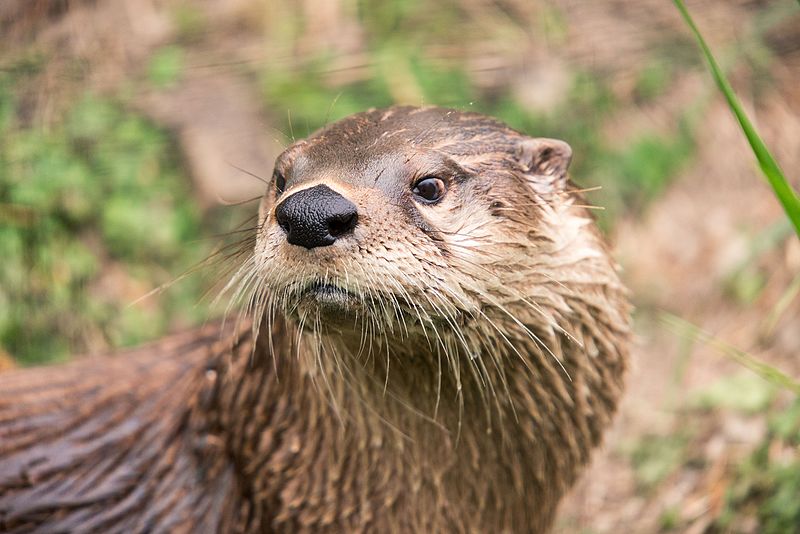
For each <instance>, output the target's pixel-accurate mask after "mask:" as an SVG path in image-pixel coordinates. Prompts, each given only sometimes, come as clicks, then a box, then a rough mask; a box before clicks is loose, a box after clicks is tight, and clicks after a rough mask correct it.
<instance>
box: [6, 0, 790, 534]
mask: <svg viewBox="0 0 800 534" xmlns="http://www.w3.org/2000/svg"><path fill="white" fill-rule="evenodd" d="M688 7H689V9H690V11H691V12H692V14H693V15H694V17H695V19H696V21H697V23H698V24H699V26H700V29H701V30H702V32H703V34H704V35H705V37H706V39H707V40H709V42H710V44H711V46H712V47H713V49H714V51H715V53H716V55H717V57H718V59H719V60H720V62H721V63H722V66H723V68H724V69H725V70H726V72H727V73H728V75H729V76H730V78H731V81H732V83H733V85H734V87H735V89H736V90H737V92H738V94H739V96H740V98H741V99H742V100H743V102H744V104H745V108H746V109H747V112H748V113H749V115H750V116H751V118H752V119H753V121H754V122H755V124H756V126H757V127H758V129H759V131H760V133H761V134H762V135H763V137H764V140H765V142H766V143H767V145H768V146H769V147H770V148H771V149H772V151H773V153H774V154H775V156H776V158H777V160H778V161H779V163H780V164H781V166H782V167H783V169H784V170H785V171H787V174H788V176H789V178H790V179H794V185H795V187H797V186H798V185H800V184H798V181H797V180H798V176H799V175H798V169H800V5H799V4H798V2H797V1H796V0H774V1H771V0H716V1H711V0H707V1H701V0H696V1H690V2H688ZM392 103H407V104H415V105H420V104H437V105H443V106H450V107H455V108H458V109H464V110H474V111H479V112H484V113H487V114H491V115H494V116H497V117H499V118H501V119H502V120H504V121H506V122H508V123H509V124H510V125H512V126H513V127H515V128H518V129H520V130H522V131H524V132H526V133H529V134H532V135H536V136H547V137H557V138H561V139H564V140H566V141H567V142H569V143H570V144H571V145H572V147H573V150H574V153H575V159H574V163H573V167H572V173H573V177H574V179H575V181H576V182H577V183H578V184H579V185H580V186H581V187H586V188H595V187H598V188H599V189H597V190H594V191H592V192H591V193H589V200H590V202H591V203H592V204H595V205H598V206H602V207H604V208H605V209H603V210H596V212H595V213H596V215H597V217H598V220H599V223H600V224H601V226H602V228H603V230H604V231H605V232H606V233H607V234H608V236H609V239H610V240H611V241H612V242H613V243H614V244H615V251H616V252H615V254H616V257H617V258H618V260H619V262H620V264H621V266H622V269H623V276H624V278H625V280H626V282H627V284H628V285H629V287H630V288H631V290H632V295H633V299H634V301H635V304H636V312H635V322H636V347H635V351H634V362H633V368H632V371H631V374H630V377H629V389H628V394H627V397H626V399H625V401H624V404H623V406H622V409H621V413H620V416H619V417H618V418H617V422H616V425H615V427H614V429H613V430H612V432H611V433H610V434H609V435H608V437H607V440H606V445H605V447H604V448H603V450H602V451H600V452H598V454H596V456H595V461H594V463H593V466H592V468H591V470H590V472H589V473H587V476H585V477H584V478H583V481H582V482H581V483H580V484H579V485H578V486H577V487H576V489H575V491H573V493H572V494H571V496H570V498H569V499H568V500H567V502H565V503H564V506H563V507H562V510H561V516H560V519H559V526H558V531H559V532H563V533H572V532H581V533H598V534H599V533H612V532H613V533H616V532H641V533H650V532H690V533H704V532H743V533H744V532H747V533H750V532H773V533H783V532H800V449H798V447H800V403H799V402H798V401H797V400H796V396H794V395H793V394H792V393H791V392H790V391H788V389H790V388H787V387H783V386H785V385H786V384H790V385H791V383H792V379H790V378H787V376H788V377H800V357H799V356H800V296H798V294H799V293H800V242H798V239H797V237H796V236H794V234H793V233H792V229H791V227H790V225H789V223H788V222H787V220H786V218H785V216H784V215H783V213H782V211H781V209H780V206H779V204H778V202H777V201H776V200H775V198H774V197H773V195H772V193H771V191H770V189H769V188H768V186H767V185H766V182H765V181H764V179H763V178H762V176H761V174H760V173H759V171H758V169H757V166H756V163H755V159H754V157H753V155H752V153H751V151H750V149H749V147H748V145H747V144H746V142H745V140H744V137H743V135H742V133H741V131H740V130H739V128H738V126H737V124H736V122H735V121H734V119H733V117H732V115H731V113H730V111H729V109H728V108H727V107H726V105H725V103H724V101H723V100H722V98H721V97H720V95H719V94H718V91H717V89H716V88H715V87H714V85H713V83H712V81H711V78H710V76H709V73H708V71H707V69H706V66H705V65H704V63H703V62H702V60H701V56H700V55H699V53H698V50H697V47H696V44H695V43H694V41H693V40H692V38H691V36H690V34H689V32H688V30H687V28H686V26H685V24H684V23H683V21H682V20H681V18H680V16H679V14H678V11H677V10H676V8H675V6H674V5H673V4H672V3H671V2H666V1H664V0H639V1H637V2H630V1H626V0H594V1H592V2H577V1H571V0H555V1H547V2H546V1H543V0H542V1H536V0H444V1H441V2H435V3H433V2H422V1H421V0H397V1H388V2H385V1H379V0H361V1H356V0H304V1H290V0H193V1H189V0H115V1H113V2H111V1H108V0H2V1H1V2H0V370H1V369H2V368H3V367H10V366H19V365H32V364H41V363H49V362H54V361H62V360H65V359H68V358H69V357H70V355H72V354H79V353H96V352H103V351H107V350H110V349H113V348H116V347H123V346H129V345H132V344H136V343H140V342H143V341H146V340H149V339H153V338H157V337H158V336H161V335H163V334H165V333H167V332H169V331H174V330H177V329H181V328H186V327H189V326H191V325H194V324H198V323H200V322H202V321H203V320H205V319H207V318H209V317H213V316H218V315H219V314H220V313H221V312H222V308H223V307H214V306H212V303H211V301H212V300H213V294H214V293H213V292H212V293H211V297H209V296H208V292H209V288H213V287H214V286H215V284H216V283H218V282H219V280H220V279H224V276H225V271H224V268H220V267H217V268H213V267H206V268H201V269H199V270H196V269H194V266H196V265H197V263H198V262H200V261H202V260H203V259H204V258H206V257H207V256H208V255H209V254H211V253H212V252H213V251H214V250H216V249H218V248H219V247H220V246H222V245H224V244H225V243H228V242H233V241H235V240H236V239H238V238H239V237H241V234H240V233H237V232H236V231H237V229H244V230H246V229H247V228H250V227H252V226H253V224H254V221H253V219H252V215H253V213H254V212H255V210H256V203H255V202H250V203H247V202H245V201H248V200H251V199H253V198H255V197H257V196H258V195H259V194H260V193H261V192H262V191H263V189H264V187H265V186H264V184H263V183H262V182H261V181H260V180H259V178H258V177H262V178H269V177H270V176H271V172H272V161H273V159H274V157H275V156H276V155H277V154H278V153H279V152H280V151H281V149H282V147H284V146H286V145H287V144H289V143H290V142H291V141H292V139H295V138H301V137H304V136H306V135H307V134H308V133H310V132H312V131H313V130H315V129H316V128H318V127H320V126H322V125H324V124H325V123H326V122H329V121H332V120H335V119H337V118H340V117H343V116H345V115H348V114H350V113H353V112H356V111H360V110H363V109H366V108H369V107H373V106H386V105H390V104H392ZM242 202H244V204H240V205H236V204H238V203H242ZM194 271H197V272H194ZM186 272H191V274H190V275H189V276H185V277H183V276H182V275H183V274H184V273H186ZM177 278H179V280H178V281H177V282H175V283H174V284H170V283H171V282H172V281H173V280H175V279H177ZM165 284H167V285H168V286H167V287H165V288H164V290H163V291H161V292H158V293H156V294H153V295H152V296H149V297H148V298H145V299H140V297H142V296H143V295H146V294H147V293H148V292H150V291H152V290H153V289H155V288H158V287H161V286H163V285H165ZM678 317H679V318H680V319H677V318H678ZM762 364H763V365H762ZM747 367H750V368H754V367H755V368H756V371H758V372H753V371H752V370H751V369H748V368H747ZM781 373H785V375H782V374H781ZM796 381H797V379H796V378H795V380H794V383H795V384H796Z"/></svg>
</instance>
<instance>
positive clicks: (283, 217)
mask: <svg viewBox="0 0 800 534" xmlns="http://www.w3.org/2000/svg"><path fill="white" fill-rule="evenodd" d="M275 219H276V220H277V221H278V226H280V227H281V228H283V231H284V232H286V233H287V234H288V233H289V232H291V231H292V223H291V222H289V216H288V214H287V213H286V209H285V207H284V205H283V204H281V205H280V206H278V209H276V210H275Z"/></svg>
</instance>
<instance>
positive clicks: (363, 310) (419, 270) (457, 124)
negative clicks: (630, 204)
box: [0, 107, 629, 532]
mask: <svg viewBox="0 0 800 534" xmlns="http://www.w3.org/2000/svg"><path fill="white" fill-rule="evenodd" d="M564 147H565V145H563V144H558V143H557V142H556V143H555V144H553V143H551V142H550V141H549V140H532V139H531V138H527V137H525V136H523V135H522V134H519V133H518V132H515V131H513V130H511V129H509V128H508V127H506V126H504V125H503V124H501V123H499V122H497V121H495V120H493V119H490V118H487V117H484V116H481V115H477V114H472V113H462V112H458V111H453V110H443V109H440V108H408V107H404V108H390V109H389V110H374V111H370V112H366V113H363V114H359V115H355V116H353V117H349V118H347V119H344V120H342V121H340V122H338V123H335V124H333V125H331V126H330V127H328V128H325V129H323V130H321V131H319V132H317V133H315V134H314V135H312V136H311V137H310V138H309V139H307V140H303V141H300V142H298V143H296V144H295V145H293V146H292V147H290V148H289V149H288V150H287V151H286V152H285V153H284V154H283V155H282V156H281V157H280V158H279V160H278V162H277V163H276V168H277V169H278V170H279V172H282V173H285V175H286V178H287V189H286V191H285V192H284V193H283V195H282V196H279V195H277V194H276V192H275V191H274V188H273V187H270V188H269V190H268V191H267V192H266V194H265V196H264V200H263V201H262V205H261V208H260V216H259V225H258V228H257V232H256V239H255V246H254V247H253V248H252V250H251V251H249V252H247V253H246V254H245V256H246V257H245V258H244V259H243V260H242V263H241V267H240V268H239V269H238V270H237V272H236V273H235V275H234V276H233V277H232V280H231V283H230V284H229V286H228V289H229V293H230V294H232V295H233V300H234V301H237V300H243V301H244V306H243V307H242V308H243V311H244V313H243V316H242V317H241V318H240V320H239V321H238V322H236V321H229V326H228V327H227V331H226V332H225V333H223V331H222V330H223V327H222V325H212V326H209V327H206V328H205V329H204V330H200V331H196V332H191V333H188V334H185V335H183V336H179V337H176V338H173V339H169V340H165V341H164V342H162V343H159V344H156V345H153V346H150V347H145V348H141V349H138V350H136V351H132V352H128V353H123V354H119V355H117V357H115V358H112V359H108V360H102V359H101V360H87V361H79V362H76V363H74V364H71V365H68V366H64V367H56V368H48V369H42V370H26V371H19V372H12V373H7V374H0V530H3V531H10V532H28V531H37V529H38V531H41V532H45V531H46V532H51V531H54V530H55V531H59V530H63V531H71V530H81V531H90V530H92V529H94V530H96V531H98V532H109V531H120V532H131V531H148V530H153V531H172V532H182V531H183V532H186V531H190V530H195V531H197V530H198V529H200V531H208V530H212V531H220V532H272V531H276V532H293V531H304V530H307V531H313V532H324V531H331V532H340V531H343V530H344V531H375V532H452V531H473V532H501V531H513V532H544V531H546V530H547V529H548V528H549V526H550V525H551V523H552V520H553V517H554V514H555V510H556V506H557V504H558V501H559V500H560V498H561V496H562V495H563V494H564V493H565V492H566V490H567V489H568V488H569V487H570V486H571V485H572V483H573V482H574V480H575V479H576V477H577V475H578V473H579V471H580V468H581V467H582V466H584V465H585V464H586V462H587V461H588V459H589V456H590V453H591V450H592V449H593V448H594V447H595V446H596V445H597V444H598V443H599V442H600V439H601V436H602V432H603V430H604V428H606V427H607V426H608V424H609V421H610V419H611V417H612V415H613V413H614V411H615V408H616V404H617V402H618V400H619V397H620V395H621V392H622V386H623V376H624V370H625V367H626V361H627V345H628V338H629V333H628V304H627V299H626V293H625V290H624V288H623V287H622V286H621V284H620V282H619V280H618V278H617V275H616V269H615V266H614V264H613V262H612V261H611V259H610V257H609V254H608V252H607V250H606V248H605V246H604V245H603V243H602V240H601V238H600V236H599V235H598V233H597V231H596V230H595V229H594V226H593V223H592V221H591V220H590V217H589V216H588V215H587V213H586V211H585V210H584V209H583V208H582V207H580V206H579V205H581V204H583V202H582V200H581V199H580V196H579V194H577V193H574V192H571V186H570V185H569V182H568V180H567V177H566V165H567V163H568V158H569V154H568V153H567V152H564V150H566V149H564ZM567 148H568V147H567ZM425 175H437V176H443V177H444V178H446V180H447V182H448V184H449V190H448V193H447V195H446V196H445V198H444V199H443V200H442V201H441V202H440V203H439V204H437V205H435V206H428V205H424V204H420V203H419V202H417V201H416V200H415V199H414V198H413V197H412V196H411V195H410V193H409V191H410V189H411V185H413V182H414V180H416V179H418V178H420V177H421V176H425ZM317 183H325V184H326V185H328V186H329V187H331V188H333V189H334V190H336V191H338V192H340V193H342V194H343V195H345V196H347V197H348V198H349V199H350V200H352V201H353V202H354V203H356V204H357V205H358V208H359V221H360V223H359V226H358V227H357V228H356V231H355V233H354V235H353V236H350V237H349V238H347V239H342V240H340V241H337V243H336V244H335V245H334V246H330V247H324V248H320V249H314V250H313V251H307V250H305V249H300V248H299V247H293V246H290V245H288V244H287V243H286V242H285V238H283V237H282V234H281V233H280V229H279V228H278V227H277V225H276V224H275V222H274V208H275V205H276V203H277V202H280V199H281V198H285V197H286V196H288V195H290V194H291V193H292V192H295V191H297V190H300V189H302V188H304V187H311V186H313V185H315V184H317ZM314 281H324V282H326V283H331V284H334V285H336V286H338V287H341V288H343V289H346V290H347V291H348V292H349V294H350V295H351V296H352V301H350V303H349V304H348V306H349V307H348V308H347V310H349V311H347V312H342V311H341V310H338V309H336V308H335V307H334V308H331V309H325V308H321V307H319V306H315V305H313V303H311V304H310V303H309V302H308V301H307V300H304V299H303V297H302V295H303V290H304V288H306V287H307V286H308V285H309V283H313V282H314ZM251 317H255V318H256V319H255V321H253V322H252V323H251V322H250V321H251V319H250V318H251ZM234 322H235V323H236V325H235V327H234V328H231V326H232V323H234ZM253 340H255V342H253ZM85 527H92V528H85Z"/></svg>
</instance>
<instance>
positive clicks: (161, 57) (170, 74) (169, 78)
mask: <svg viewBox="0 0 800 534" xmlns="http://www.w3.org/2000/svg"><path fill="white" fill-rule="evenodd" d="M182 72H183V50H182V49H181V48H180V47H178V46H165V47H163V48H161V49H160V50H158V51H157V52H156V53H155V54H153V57H152V58H150V65H149V66H148V77H149V78H150V83H152V84H153V85H155V86H156V87H171V86H173V85H175V83H176V82H177V81H178V79H180V76H181V73H182Z"/></svg>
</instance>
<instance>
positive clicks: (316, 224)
mask: <svg viewBox="0 0 800 534" xmlns="http://www.w3.org/2000/svg"><path fill="white" fill-rule="evenodd" d="M275 218H276V219H277V221H278V225H280V227H281V228H282V229H283V231H284V232H286V240H287V241H288V242H289V243H291V244H292V245H298V246H301V247H305V248H307V249H309V250H310V249H312V248H316V247H327V246H329V245H332V244H334V243H335V242H336V240H337V239H339V238H340V237H342V236H344V235H347V234H349V233H351V232H352V231H353V229H354V228H355V227H356V225H357V224H358V208H356V205H355V204H353V203H352V202H350V201H349V200H347V199H346V198H345V197H343V196H342V195H340V194H339V193H337V192H336V191H334V190H332V189H331V188H329V187H328V186H326V185H316V186H314V187H310V188H308V189H303V190H301V191H298V192H297V193H294V194H292V195H291V196H289V197H287V198H286V199H285V200H283V201H282V202H281V203H280V204H279V205H278V207H277V208H275Z"/></svg>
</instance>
